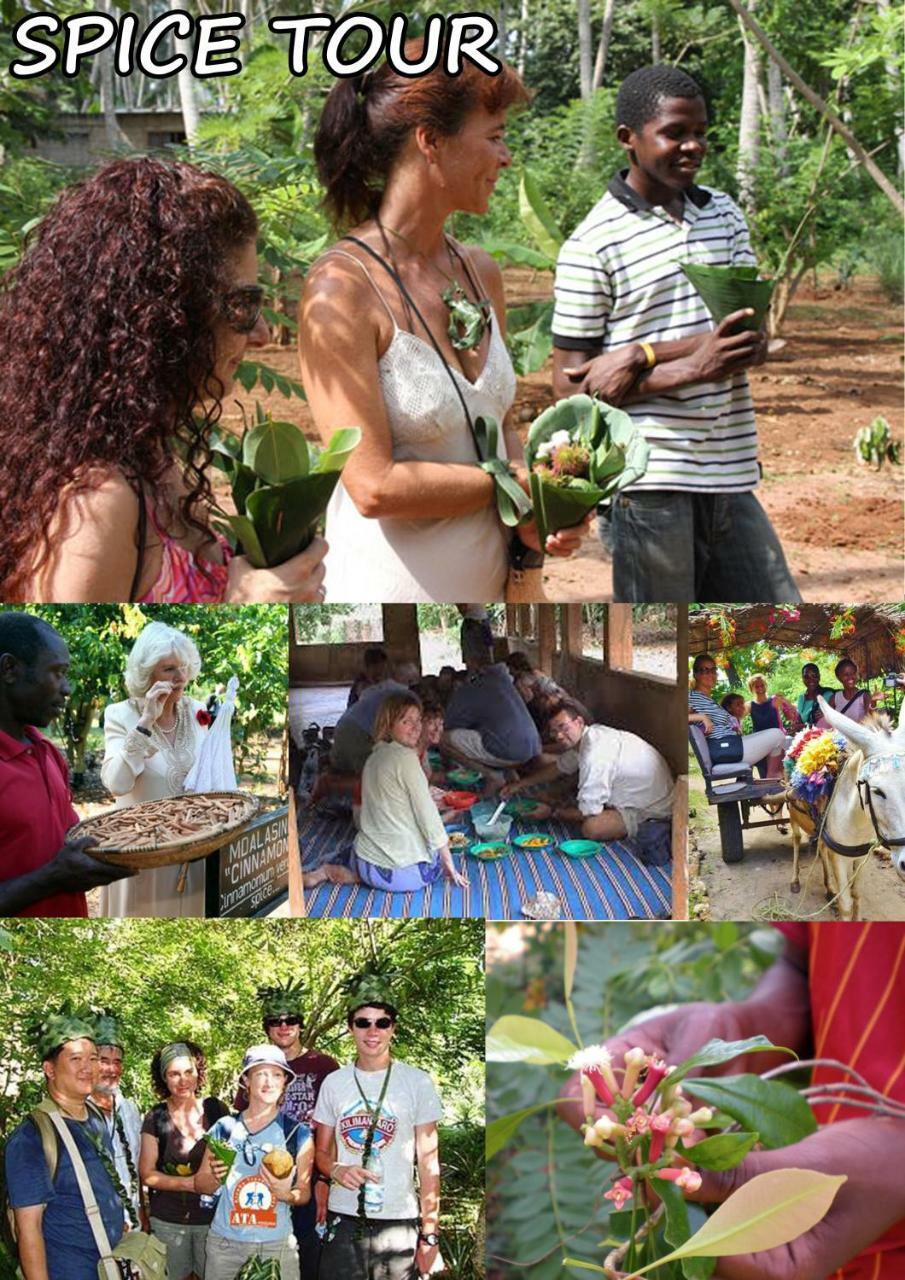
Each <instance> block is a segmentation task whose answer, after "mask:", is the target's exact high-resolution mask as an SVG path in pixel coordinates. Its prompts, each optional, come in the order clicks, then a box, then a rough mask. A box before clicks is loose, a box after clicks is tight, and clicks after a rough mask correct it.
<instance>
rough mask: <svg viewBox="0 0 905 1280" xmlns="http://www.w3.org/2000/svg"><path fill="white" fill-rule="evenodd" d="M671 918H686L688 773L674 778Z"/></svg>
mask: <svg viewBox="0 0 905 1280" xmlns="http://www.w3.org/2000/svg"><path fill="white" fill-rule="evenodd" d="M672 918H673V920H687V919H688V774H687V773H683V774H681V775H680V776H679V777H678V778H677V779H676V789H675V795H674V797H673V806H672Z"/></svg>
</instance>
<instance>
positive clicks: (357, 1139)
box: [338, 1107, 398, 1152]
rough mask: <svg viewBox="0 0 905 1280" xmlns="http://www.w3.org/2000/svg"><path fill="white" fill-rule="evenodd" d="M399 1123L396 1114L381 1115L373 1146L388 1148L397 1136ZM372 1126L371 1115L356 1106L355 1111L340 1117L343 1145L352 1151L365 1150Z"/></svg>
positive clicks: (340, 1134)
mask: <svg viewBox="0 0 905 1280" xmlns="http://www.w3.org/2000/svg"><path fill="white" fill-rule="evenodd" d="M397 1123H398V1122H397V1120H396V1117H395V1116H381V1117H380V1118H379V1119H378V1121H377V1126H376V1128H375V1130H374V1143H373V1147H376V1148H377V1149H378V1150H379V1151H384V1150H386V1148H387V1147H388V1146H390V1144H391V1143H392V1141H393V1139H394V1138H395V1136H396V1125H397ZM370 1127H371V1117H370V1115H369V1114H368V1112H367V1111H364V1110H362V1108H361V1107H356V1108H355V1109H354V1110H353V1111H349V1112H347V1114H346V1115H343V1116H340V1117H339V1125H338V1128H339V1136H340V1138H341V1139H342V1141H343V1145H344V1146H346V1147H348V1149H349V1150H350V1151H357V1152H362V1151H364V1149H365V1140H366V1139H367V1136H368V1129H369V1128H370ZM373 1147H372V1149H373Z"/></svg>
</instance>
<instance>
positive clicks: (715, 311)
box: [679, 262, 773, 333]
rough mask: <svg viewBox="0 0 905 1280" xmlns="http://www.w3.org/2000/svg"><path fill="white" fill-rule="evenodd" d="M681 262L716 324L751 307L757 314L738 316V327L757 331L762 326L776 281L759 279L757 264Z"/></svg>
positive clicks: (739, 329) (738, 328) (736, 326)
mask: <svg viewBox="0 0 905 1280" xmlns="http://www.w3.org/2000/svg"><path fill="white" fill-rule="evenodd" d="M679 266H680V267H681V268H682V270H683V271H684V272H685V275H686V276H687V277H688V279H689V280H690V281H691V283H692V284H693V285H694V287H695V289H696V290H697V292H698V293H699V294H700V296H701V298H702V299H703V301H704V305H705V306H706V308H707V310H708V311H709V312H710V314H711V315H712V316H713V320H714V323H715V324H719V323H720V321H721V320H725V319H726V316H730V315H732V312H733V311H741V310H742V309H743V308H744V307H751V309H752V310H753V311H754V315H753V316H749V317H748V318H747V320H739V322H738V323H737V324H736V325H735V326H734V329H735V331H736V332H737V333H741V331H742V330H743V329H754V330H755V331H756V330H758V329H761V328H762V327H763V324H764V321H765V320H766V318H767V308H768V307H769V306H770V299H771V298H772V296H773V281H772V280H761V279H759V278H758V273H757V267H712V266H707V265H705V264H704V263H699V262H680V263H679Z"/></svg>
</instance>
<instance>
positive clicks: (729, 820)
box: [717, 804, 745, 862]
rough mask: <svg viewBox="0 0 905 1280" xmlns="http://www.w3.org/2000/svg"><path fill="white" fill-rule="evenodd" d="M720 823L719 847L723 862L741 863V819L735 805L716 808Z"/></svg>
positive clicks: (742, 850)
mask: <svg viewBox="0 0 905 1280" xmlns="http://www.w3.org/2000/svg"><path fill="white" fill-rule="evenodd" d="M717 817H718V818H719V822H720V845H721V847H722V852H723V861H724V862H741V861H742V859H743V858H744V856H745V843H744V839H743V836H742V819H741V814H740V813H739V811H738V805H737V804H721V805H719V806H718V807H717Z"/></svg>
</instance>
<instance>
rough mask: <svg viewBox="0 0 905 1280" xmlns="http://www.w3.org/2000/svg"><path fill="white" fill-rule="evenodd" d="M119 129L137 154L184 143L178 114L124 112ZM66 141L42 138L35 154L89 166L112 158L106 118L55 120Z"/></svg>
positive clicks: (77, 116)
mask: <svg viewBox="0 0 905 1280" xmlns="http://www.w3.org/2000/svg"><path fill="white" fill-rule="evenodd" d="M116 118H117V120H118V122H119V126H120V128H121V129H122V131H123V133H125V135H126V137H127V138H128V139H129V142H130V143H131V144H132V146H133V147H134V148H135V150H136V151H142V152H143V151H158V150H160V149H161V148H163V147H164V146H166V145H167V144H168V143H175V142H185V132H184V130H183V126H182V115H181V113H180V112H178V111H123V112H120V113H118V114H117V117H116ZM56 123H57V125H58V127H59V128H60V130H61V131H62V132H63V134H64V135H65V136H64V137H63V138H41V139H40V140H39V141H38V143H37V145H36V146H35V149H34V150H35V154H36V155H39V156H40V157H41V158H42V159H44V160H50V161H52V162H53V163H54V164H64V165H74V166H89V165H96V164H98V163H100V162H101V161H103V160H106V159H109V158H110V156H111V152H110V149H109V147H108V145H107V134H106V131H105V129H104V117H103V116H99V115H89V114H87V113H85V112H81V113H76V112H71V113H65V114H62V115H60V116H59V117H58V118H57V121H56Z"/></svg>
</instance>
